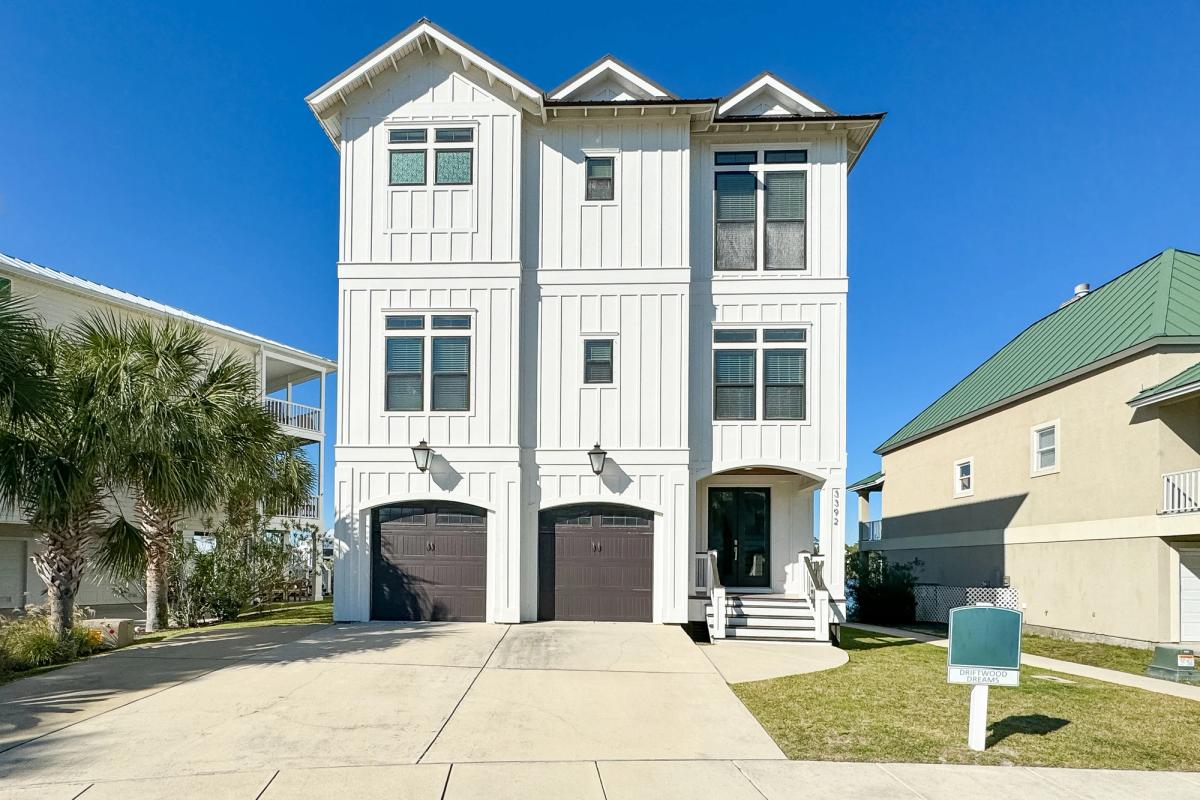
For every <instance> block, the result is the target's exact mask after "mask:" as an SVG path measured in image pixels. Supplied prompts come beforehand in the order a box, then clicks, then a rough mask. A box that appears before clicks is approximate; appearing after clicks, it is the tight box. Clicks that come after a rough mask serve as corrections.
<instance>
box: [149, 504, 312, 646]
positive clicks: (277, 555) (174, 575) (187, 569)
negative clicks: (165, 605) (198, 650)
mask: <svg viewBox="0 0 1200 800" xmlns="http://www.w3.org/2000/svg"><path fill="white" fill-rule="evenodd" d="M211 535H212V538H213V542H214V545H213V547H212V548H211V549H208V548H206V549H204V550H201V549H200V548H198V547H196V545H195V543H194V542H193V541H191V540H190V539H184V538H181V539H180V540H179V541H178V542H177V543H176V544H175V546H174V547H173V548H172V551H171V555H170V559H169V564H168V572H167V585H168V596H169V605H170V609H171V618H172V621H173V622H174V623H175V624H176V625H181V626H184V627H191V626H193V625H197V624H199V623H201V622H204V621H206V620H212V619H217V620H232V619H236V618H237V616H238V614H240V613H242V612H243V611H245V610H246V609H247V608H249V607H251V606H253V605H254V604H255V603H256V602H260V601H262V600H265V599H266V598H269V597H270V596H271V595H272V594H273V591H274V590H275V589H276V588H277V587H279V586H280V585H282V584H283V582H284V576H285V574H286V567H287V563H288V559H289V558H290V557H291V552H290V548H288V547H287V546H285V545H283V544H281V543H279V542H276V541H273V540H272V539H271V537H270V536H269V535H267V534H266V533H265V532H263V531H256V532H249V533H247V532H244V531H239V530H236V529H232V528H230V527H228V526H219V527H217V528H216V530H215V532H214V533H213V534H211Z"/></svg>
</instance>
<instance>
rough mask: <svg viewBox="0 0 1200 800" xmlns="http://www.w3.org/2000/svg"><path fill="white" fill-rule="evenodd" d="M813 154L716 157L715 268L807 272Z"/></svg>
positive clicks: (754, 152)
mask: <svg viewBox="0 0 1200 800" xmlns="http://www.w3.org/2000/svg"><path fill="white" fill-rule="evenodd" d="M807 163H808V151H807V150H784V149H763V150H752V151H743V150H736V151H732V150H731V151H717V152H715V153H714V154H713V169H714V171H715V177H714V183H713V189H714V198H713V226H714V233H713V242H714V244H713V251H714V253H713V267H714V268H715V269H717V270H722V271H725V270H729V271H756V270H802V269H805V268H806V267H807V256H806V253H807V236H806V230H807V225H808V168H807Z"/></svg>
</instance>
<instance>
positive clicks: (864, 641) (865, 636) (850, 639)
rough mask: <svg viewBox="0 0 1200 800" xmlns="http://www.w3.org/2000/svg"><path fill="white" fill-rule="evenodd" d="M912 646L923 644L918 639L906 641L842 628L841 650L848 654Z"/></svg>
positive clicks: (897, 637)
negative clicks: (858, 651)
mask: <svg viewBox="0 0 1200 800" xmlns="http://www.w3.org/2000/svg"><path fill="white" fill-rule="evenodd" d="M910 644H921V643H920V642H918V641H917V640H916V639H904V638H901V637H899V636H888V635H887V634H882V633H870V632H868V631H863V630H850V629H848V628H842V638H841V648H842V649H843V650H846V651H848V652H852V651H854V650H880V649H882V648H884V647H904V646H906V645H910Z"/></svg>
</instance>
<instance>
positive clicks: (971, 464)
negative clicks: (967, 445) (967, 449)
mask: <svg viewBox="0 0 1200 800" xmlns="http://www.w3.org/2000/svg"><path fill="white" fill-rule="evenodd" d="M964 464H965V465H966V466H967V467H968V468H969V469H968V472H967V477H968V478H969V481H970V486H968V487H967V488H966V489H960V488H959V486H960V485H961V484H960V478H961V476H960V475H959V472H958V469H959V467H961V466H963V465H964ZM951 487H952V488H953V490H954V496H955V497H971V496H972V495H974V494H975V456H968V457H967V458H960V459H958V460H957V461H955V462H954V474H953V478H952V483H951Z"/></svg>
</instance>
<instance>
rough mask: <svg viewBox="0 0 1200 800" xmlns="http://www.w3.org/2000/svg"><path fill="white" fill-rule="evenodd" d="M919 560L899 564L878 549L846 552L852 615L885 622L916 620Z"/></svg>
mask: <svg viewBox="0 0 1200 800" xmlns="http://www.w3.org/2000/svg"><path fill="white" fill-rule="evenodd" d="M920 565H921V562H920V561H918V560H914V561H910V562H908V563H906V564H897V563H893V562H891V561H889V560H888V558H887V556H885V555H884V554H883V553H880V552H877V551H870V552H851V553H847V554H846V594H847V598H848V600H849V601H850V613H851V616H852V617H853V618H854V619H856V620H858V621H859V622H875V623H879V624H883V625H891V624H897V623H908V622H913V621H914V620H915V618H916V611H917V600H916V594H915V592H914V588H915V587H916V585H917V579H916V576H915V575H914V573H915V571H916V569H917V567H919V566H920Z"/></svg>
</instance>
